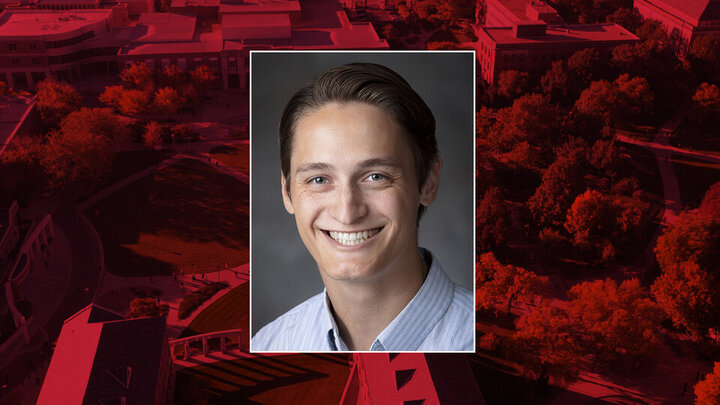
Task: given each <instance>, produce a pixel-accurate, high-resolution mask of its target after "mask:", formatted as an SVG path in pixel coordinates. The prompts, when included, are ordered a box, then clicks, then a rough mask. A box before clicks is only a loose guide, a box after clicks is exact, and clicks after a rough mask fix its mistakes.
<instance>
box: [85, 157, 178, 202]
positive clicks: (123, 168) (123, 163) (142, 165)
mask: <svg viewBox="0 0 720 405" xmlns="http://www.w3.org/2000/svg"><path fill="white" fill-rule="evenodd" d="M174 155H175V151H172V150H160V151H156V150H152V149H148V150H133V151H128V152H118V153H116V154H115V159H114V160H113V169H112V173H111V174H110V177H108V179H107V180H106V181H104V182H103V183H102V184H100V185H98V186H97V187H96V188H95V190H94V191H93V193H97V192H98V191H101V190H102V189H104V188H106V187H108V186H110V185H112V184H114V183H117V182H118V181H120V180H122V179H124V178H126V177H128V176H132V175H133V174H135V173H137V172H139V171H141V170H144V169H147V168H148V167H150V166H152V165H155V164H158V163H160V162H162V161H163V160H165V159H168V158H171V157H173V156H174Z"/></svg>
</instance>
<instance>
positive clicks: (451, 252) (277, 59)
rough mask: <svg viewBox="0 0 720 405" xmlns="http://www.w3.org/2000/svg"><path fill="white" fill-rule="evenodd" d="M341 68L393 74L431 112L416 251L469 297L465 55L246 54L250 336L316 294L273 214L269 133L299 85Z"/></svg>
mask: <svg viewBox="0 0 720 405" xmlns="http://www.w3.org/2000/svg"><path fill="white" fill-rule="evenodd" d="M350 62H373V63H379V64H382V65H385V66H387V67H389V68H391V69H393V70H395V71H396V72H398V73H399V74H400V75H401V76H403V77H404V78H405V80H407V81H408V82H409V83H410V85H411V86H412V87H413V88H414V89H415V91H417V92H418V94H420V96H421V97H422V98H423V100H425V102H426V103H427V105H428V106H429V107H430V109H431V110H432V111H433V114H434V115H435V120H436V123H437V130H436V136H437V141H438V147H439V149H440V156H441V157H442V159H443V169H442V175H441V179H440V192H439V194H438V198H437V200H436V201H435V202H434V203H433V205H432V206H430V208H429V209H428V211H427V213H426V214H425V216H424V217H423V219H422V220H421V221H420V235H419V245H420V246H421V247H426V248H428V249H430V250H431V251H432V252H433V253H434V254H435V256H436V257H437V258H438V259H439V261H440V263H441V264H442V266H443V268H444V269H445V271H446V272H447V273H448V275H449V276H450V278H451V279H452V280H453V281H455V282H456V283H458V284H460V285H462V286H463V287H465V288H467V289H469V290H470V291H472V290H473V282H474V281H473V280H474V278H473V272H474V256H475V247H474V246H473V224H474V220H475V219H474V218H475V209H474V205H473V180H474V179H473V176H474V173H475V169H474V167H475V166H474V161H473V149H474V133H473V123H474V122H473V121H474V119H475V111H474V109H473V85H474V81H473V67H474V64H475V60H474V56H473V54H472V53H469V52H463V53H457V52H372V53H349V52H342V53H328V52H323V53H314V52H312V53H308V52H252V54H251V77H250V81H251V86H252V87H251V94H250V97H251V127H250V136H251V152H250V153H251V169H250V173H251V191H250V195H251V201H250V204H251V206H250V209H251V213H250V215H251V221H252V222H251V229H250V232H251V251H250V265H251V273H250V275H251V314H252V331H251V335H254V334H255V333H256V332H257V331H258V330H260V328H262V327H263V326H265V325H266V324H268V323H269V322H271V321H273V320H274V319H275V318H277V317H278V316H280V315H282V314H283V313H285V312H286V311H288V310H289V309H291V308H293V307H294V306H296V305H298V304H300V303H301V302H303V301H305V300H306V299H308V298H310V297H312V296H313V295H315V294H317V293H319V292H321V291H322V290H323V284H322V280H321V279H320V275H319V272H318V269H317V265H316V264H315V261H314V260H313V258H312V256H310V254H309V253H308V251H307V250H306V249H305V246H304V245H303V243H302V241H301V240H300V236H299V235H298V232H297V228H296V226H295V219H294V218H293V217H292V216H291V215H290V214H288V213H287V211H285V208H284V207H283V204H282V198H281V194H280V158H279V148H278V144H277V134H278V124H279V121H280V116H281V114H282V110H283V108H284V107H285V104H286V103H287V101H288V100H289V99H290V97H291V96H292V94H293V93H294V92H295V91H296V90H297V89H298V88H299V87H300V85H301V84H302V83H303V82H305V81H307V80H309V79H311V78H312V77H314V76H315V75H317V74H320V73H322V72H324V71H326V70H328V69H330V68H332V67H335V66H339V65H342V64H345V63H350Z"/></svg>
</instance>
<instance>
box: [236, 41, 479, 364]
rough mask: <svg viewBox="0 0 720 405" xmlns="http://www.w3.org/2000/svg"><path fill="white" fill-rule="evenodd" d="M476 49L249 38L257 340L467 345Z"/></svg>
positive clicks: (281, 348)
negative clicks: (254, 44)
mask: <svg viewBox="0 0 720 405" xmlns="http://www.w3.org/2000/svg"><path fill="white" fill-rule="evenodd" d="M474 63H475V62H474V54H473V53H472V52H467V51H459V52H252V53H251V57H250V64H251V66H250V83H251V91H250V103H251V112H250V115H251V117H250V132H251V181H250V184H251V192H250V193H251V208H250V210H251V245H250V249H251V252H250V255H251V258H250V266H251V270H250V271H251V324H252V326H251V335H252V338H251V346H250V348H251V350H252V351H257V352H302V351H388V352H399V351H429V352H434V351H474V348H475V336H474V335H475V305H474V295H473V280H474V273H473V271H474V264H473V263H474V255H475V251H474V228H473V224H474V198H473V197H474V154H473V151H474V91H473V90H474Z"/></svg>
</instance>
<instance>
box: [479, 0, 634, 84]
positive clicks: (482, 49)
mask: <svg viewBox="0 0 720 405" xmlns="http://www.w3.org/2000/svg"><path fill="white" fill-rule="evenodd" d="M476 33H477V36H478V41H477V42H475V48H476V53H477V59H478V64H479V65H480V71H481V74H482V78H483V79H485V81H487V82H488V83H493V82H495V80H496V79H497V77H498V75H499V74H500V72H502V71H505V70H518V71H521V72H528V73H530V74H535V75H541V74H543V73H545V71H547V69H549V68H550V66H552V63H553V61H556V60H565V59H568V58H569V57H570V55H572V54H573V53H575V52H577V51H579V50H581V49H586V48H595V49H599V50H601V51H603V50H606V51H608V52H610V51H612V49H613V48H615V47H616V46H618V45H620V44H625V43H633V42H636V41H638V38H637V37H636V36H635V35H634V34H633V33H631V32H630V31H628V30H626V29H625V28H623V27H621V26H619V25H617V24H565V23H564V22H563V20H562V18H561V17H560V16H559V15H558V14H557V11H556V10H555V9H554V8H552V7H550V6H549V5H548V4H547V3H545V2H542V1H533V0H488V2H487V14H486V18H485V25H484V26H481V27H477V29H476Z"/></svg>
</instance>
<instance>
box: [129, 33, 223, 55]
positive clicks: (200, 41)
mask: <svg viewBox="0 0 720 405" xmlns="http://www.w3.org/2000/svg"><path fill="white" fill-rule="evenodd" d="M140 33H142V31H141V32H140ZM184 39H185V38H180V37H178V38H176V40H167V41H152V42H151V41H137V40H133V41H132V43H130V44H128V45H127V46H124V47H123V48H122V49H120V54H121V55H153V56H155V55H162V54H187V53H207V52H215V53H218V52H220V51H222V50H223V41H222V33H221V31H220V29H213V30H212V31H210V32H198V31H197V30H196V31H195V33H194V35H192V36H191V37H190V38H187V39H186V40H184Z"/></svg>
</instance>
